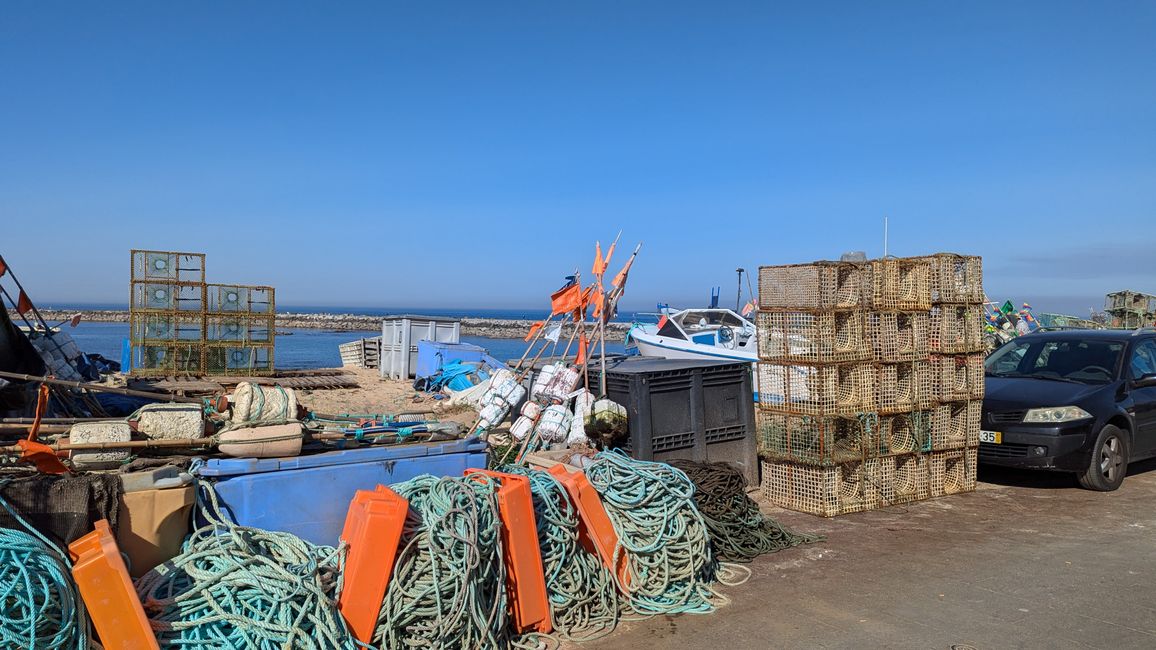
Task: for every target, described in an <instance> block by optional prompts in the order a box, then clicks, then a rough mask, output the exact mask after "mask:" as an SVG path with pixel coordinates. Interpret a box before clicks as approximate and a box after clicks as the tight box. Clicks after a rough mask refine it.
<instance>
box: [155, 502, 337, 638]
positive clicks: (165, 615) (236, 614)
mask: <svg viewBox="0 0 1156 650" xmlns="http://www.w3.org/2000/svg"><path fill="white" fill-rule="evenodd" d="M197 497H198V498H197V507H198V510H199V511H200V513H201V516H203V517H204V518H205V519H206V520H207V521H208V522H209V525H207V526H205V527H203V528H200V529H198V530H197V531H195V532H193V533H192V535H190V536H189V538H188V539H187V540H186V541H185V543H184V546H183V547H182V550H181V554H180V555H178V556H177V557H175V558H173V559H172V560H169V561H168V562H165V563H164V564H162V565H160V566H158V567H156V568H155V569H153V570H152V571H150V572H149V573H147V574H145V575H144V576H142V577H141V578H140V579H139V580H138V581H137V583H136V589H137V593H138V594H139V595H140V597H141V603H142V605H144V608H145V612H146V613H147V614H148V615H149V619H150V622H151V624H152V628H153V631H154V632H155V633H156V636H157V641H158V642H160V645H161V646H162V647H175V648H197V649H198V650H201V649H208V648H220V649H221V650H224V649H227V648H230V649H231V648H253V649H258V648H259V649H261V650H265V649H272V648H282V649H289V648H293V649H296V648H302V649H307V650H333V649H342V650H347V649H352V648H355V647H356V642H355V641H354V640H353V638H352V636H351V635H350V633H349V631H348V628H347V627H346V625H345V619H343V618H342V617H341V615H340V614H339V613H338V611H337V607H336V603H335V602H334V594H335V592H336V590H337V588H338V581H339V565H340V557H341V554H342V551H341V550H339V549H334V548H332V547H327V546H314V545H312V544H309V543H308V542H305V541H304V540H302V539H300V538H299V537H296V536H295V535H291V534H289V533H280V532H273V531H266V530H260V529H257V528H248V527H245V526H237V525H234V524H232V523H230V522H228V521H227V520H226V519H225V517H224V516H223V515H222V514H221V511H220V507H219V505H218V502H217V496H216V492H215V491H214V490H213V489H212V486H211V485H209V484H208V483H205V482H200V483H199V484H198V494H197Z"/></svg>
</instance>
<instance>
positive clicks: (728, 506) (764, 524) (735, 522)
mask: <svg viewBox="0 0 1156 650" xmlns="http://www.w3.org/2000/svg"><path fill="white" fill-rule="evenodd" d="M670 464H671V465H672V466H674V467H677V468H678V469H680V470H682V471H683V472H684V473H685V474H686V476H687V478H689V479H690V480H691V482H693V483H694V485H695V488H696V489H695V494H694V501H695V504H696V505H697V506H698V511H699V512H700V513H702V518H703V520H704V521H706V527H707V530H708V531H709V533H710V540H711V543H712V544H713V545H714V550H715V552H716V553H718V556H719V558H720V559H723V560H728V561H731V562H749V561H751V560H753V559H754V558H755V557H758V556H759V555H762V554H764V553H773V552H775V551H779V550H782V549H784V548H790V547H792V546H798V545H800V544H810V543H813V542H817V541H820V540H823V539H825V538H824V537H822V536H820V535H806V534H798V533H794V532H791V531H790V530H788V529H787V528H786V527H785V526H783V525H782V524H780V523H778V522H777V521H775V520H774V519H772V518H770V517H768V516H767V515H764V514H763V513H761V512H759V505H758V504H757V503H755V502H754V500H753V499H751V498H750V497H748V496H747V494H746V480H745V479H744V478H743V475H742V473H741V472H739V471H738V470H737V469H735V468H734V467H731V466H730V465H728V464H726V463H699V462H695V461H691V460H672V461H670Z"/></svg>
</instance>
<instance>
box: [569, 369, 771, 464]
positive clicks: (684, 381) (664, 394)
mask: <svg viewBox="0 0 1156 650" xmlns="http://www.w3.org/2000/svg"><path fill="white" fill-rule="evenodd" d="M601 371H602V369H601V368H600V367H599V364H597V363H594V364H592V366H591V368H590V385H591V386H598V385H599V379H600V377H601ZM606 396H607V397H609V398H610V399H611V400H613V401H615V402H617V403H619V404H621V405H623V406H624V407H626V410H627V417H628V423H627V427H628V429H629V442H628V444H627V445H626V447H625V448H624V451H626V452H628V453H629V454H630V455H631V456H632V457H634V458H637V459H639V460H656V461H665V460H672V459H675V458H687V459H690V460H695V461H711V462H717V461H724V462H728V463H731V464H732V465H734V466H735V467H737V468H738V469H739V470H740V471H742V472H743V475H744V476H745V478H746V480H747V485H749V486H755V485H758V484H759V462H758V452H757V450H756V445H755V442H756V436H755V405H754V395H753V392H752V390H751V364H749V363H741V362H740V363H734V362H716V361H694V360H685V359H658V358H652V357H627V358H625V359H621V360H617V361H614V362H613V363H609V364H608V365H607V367H606Z"/></svg>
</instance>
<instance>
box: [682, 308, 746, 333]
mask: <svg viewBox="0 0 1156 650" xmlns="http://www.w3.org/2000/svg"><path fill="white" fill-rule="evenodd" d="M679 320H680V321H681V322H682V327H683V328H684V329H687V330H691V329H713V328H716V327H721V326H723V325H728V326H730V327H742V326H743V321H742V319H740V318H739V317H738V316H735V315H734V314H732V313H731V312H729V311H706V310H704V311H688V312H685V313H684V314H682V316H681V317H680V318H679Z"/></svg>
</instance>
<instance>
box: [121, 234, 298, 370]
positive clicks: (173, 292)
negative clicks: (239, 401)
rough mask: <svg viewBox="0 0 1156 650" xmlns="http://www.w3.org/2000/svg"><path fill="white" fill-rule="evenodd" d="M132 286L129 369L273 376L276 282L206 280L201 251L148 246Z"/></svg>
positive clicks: (140, 253)
mask: <svg viewBox="0 0 1156 650" xmlns="http://www.w3.org/2000/svg"><path fill="white" fill-rule="evenodd" d="M129 285H130V288H129V343H130V346H131V356H130V359H131V365H132V368H131V371H130V372H131V374H133V375H138V376H146V377H157V376H174V375H193V376H202V375H238V376H250V375H268V374H272V372H273V346H274V340H275V338H276V327H275V320H274V319H275V317H276V301H275V300H274V290H273V287H265V286H245V285H225V284H208V283H206V282H205V256H204V254H202V253H180V252H171V251H146V250H134V251H132V275H131V278H130V282H129ZM125 370H126V371H129V369H127V368H126V369H125Z"/></svg>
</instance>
